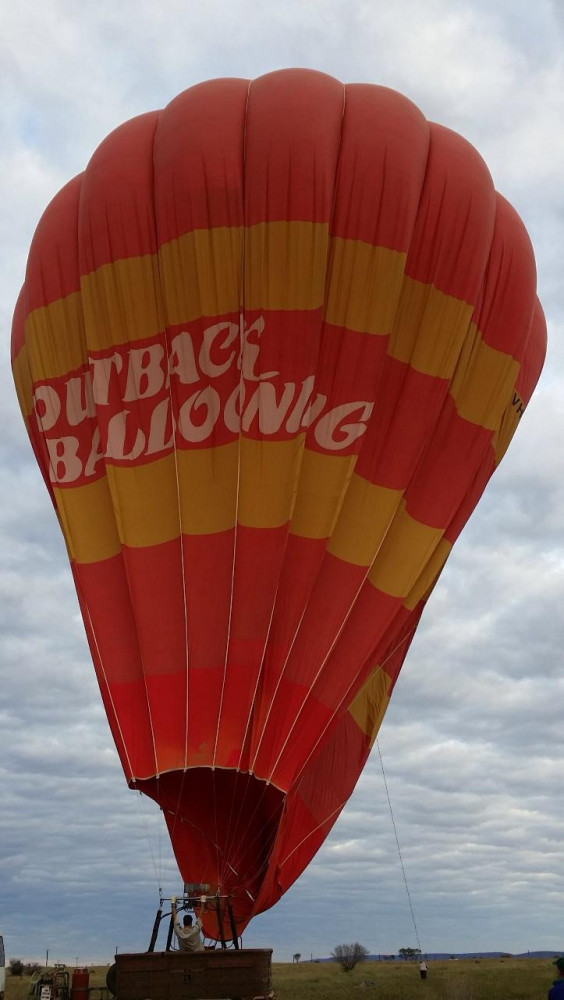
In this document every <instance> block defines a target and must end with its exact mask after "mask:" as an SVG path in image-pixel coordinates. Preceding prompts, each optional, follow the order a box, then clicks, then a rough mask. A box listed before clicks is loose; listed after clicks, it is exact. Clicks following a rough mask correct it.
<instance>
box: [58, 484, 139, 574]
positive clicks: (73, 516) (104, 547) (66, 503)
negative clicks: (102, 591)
mask: <svg viewBox="0 0 564 1000" xmlns="http://www.w3.org/2000/svg"><path fill="white" fill-rule="evenodd" d="M128 471H129V470H128ZM54 493H55V500H56V503H57V511H58V514H59V520H60V522H61V528H62V530H63V534H64V536H65V540H66V543H67V548H68V551H69V557H70V559H72V560H74V561H76V562H79V563H92V562H100V561H102V560H103V559H110V558H111V557H112V556H115V555H117V553H118V552H119V551H120V548H121V541H120V537H119V534H118V528H117V525H116V519H115V513H114V509H113V505H112V498H111V494H110V490H109V486H108V480H107V479H106V478H105V477H104V478H102V479H97V480H96V481H95V482H93V483H88V484H87V485H86V486H77V487H75V488H74V489H66V490H62V489H59V488H57V487H55V490H54Z"/></svg>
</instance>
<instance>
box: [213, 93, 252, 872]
mask: <svg viewBox="0 0 564 1000" xmlns="http://www.w3.org/2000/svg"><path fill="white" fill-rule="evenodd" d="M251 86H252V80H249V82H248V85H247V96H246V101H245V113H244V122H243V137H242V149H241V153H242V191H241V198H242V209H243V240H242V244H241V267H240V271H239V276H240V277H239V280H240V302H239V339H240V361H241V368H240V371H239V434H238V437H237V486H236V491H235V525H234V529H233V560H232V563H231V595H230V600H229V616H228V620H227V635H226V639H225V661H224V664H223V679H222V683H221V694H220V699H219V707H218V712H217V723H216V731H215V743H214V748H213V757H212V769H215V766H216V758H217V747H218V743H219V731H220V727H221V716H222V712H223V701H224V695H225V685H226V681H227V667H228V663H229V646H230V642H231V624H232V619H233V602H234V598H235V567H236V559H237V537H238V515H239V490H240V484H241V435H242V425H241V408H242V407H241V399H242V389H243V387H244V377H243V371H244V368H243V351H244V346H245V342H244V316H245V259H246V242H247V227H246V225H245V186H246V169H245V168H246V153H247V119H248V112H249V102H250V97H251ZM238 777H239V772H238V770H237V771H236V778H235V787H234V790H233V795H232V798H231V807H230V812H229V820H228V823H227V834H226V847H225V856H224V866H223V868H222V871H221V878H223V873H224V871H225V866H226V865H227V863H228V861H227V858H228V845H227V841H228V839H229V831H230V826H231V816H232V813H233V805H234V802H235V791H236V788H237V781H238ZM230 846H231V845H230V844H229V847H230ZM217 864H218V878H219V874H220V873H219V854H218V859H217Z"/></svg>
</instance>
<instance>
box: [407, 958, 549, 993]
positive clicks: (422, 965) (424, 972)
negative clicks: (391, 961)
mask: <svg viewBox="0 0 564 1000" xmlns="http://www.w3.org/2000/svg"><path fill="white" fill-rule="evenodd" d="M419 975H420V976H421V979H426V978H427V963H426V962H420V963H419ZM562 1000H564V997H563V998H562Z"/></svg>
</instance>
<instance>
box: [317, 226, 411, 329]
mask: <svg viewBox="0 0 564 1000" xmlns="http://www.w3.org/2000/svg"><path fill="white" fill-rule="evenodd" d="M405 259H406V254H405V253H400V252H399V251H398V250H389V249H388V248H387V247H373V246H370V244H369V243H363V242H362V240H343V239H339V238H334V239H333V240H332V241H331V254H330V261H329V275H328V281H327V301H326V304H325V319H326V320H327V322H328V323H333V324H334V325H335V326H342V327H346V328H347V329H348V330H357V331H358V332H360V333H372V334H377V335H378V334H380V335H385V334H389V333H390V331H391V329H392V325H393V322H394V316H395V313H396V309H397V305H398V299H399V296H400V292H401V288H402V281H403V274H404V268H405Z"/></svg>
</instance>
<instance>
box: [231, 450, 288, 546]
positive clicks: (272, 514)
mask: <svg viewBox="0 0 564 1000" xmlns="http://www.w3.org/2000/svg"><path fill="white" fill-rule="evenodd" d="M303 445H304V435H303V434H299V435H298V436H297V437H295V438H293V439H292V440H291V441H265V440H263V441H254V440H252V439H251V438H241V472H240V479H239V508H238V511H237V520H238V522H239V524H242V525H244V526H245V527H247V528H277V527H280V526H281V525H283V524H286V523H287V521H289V520H290V518H291V516H292V510H293V507H294V501H295V498H296V490H297V482H298V476H299V472H300V461H301V457H302V452H303Z"/></svg>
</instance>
